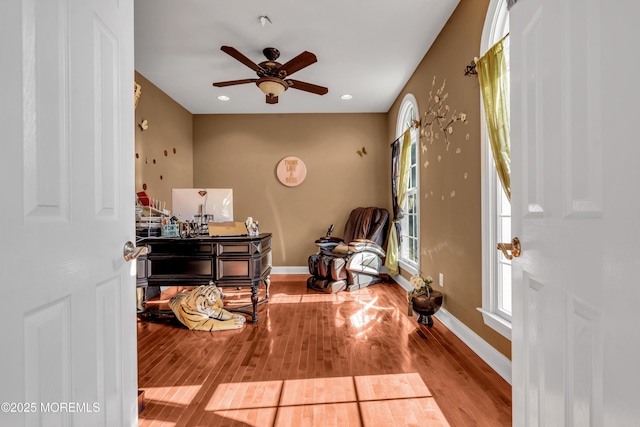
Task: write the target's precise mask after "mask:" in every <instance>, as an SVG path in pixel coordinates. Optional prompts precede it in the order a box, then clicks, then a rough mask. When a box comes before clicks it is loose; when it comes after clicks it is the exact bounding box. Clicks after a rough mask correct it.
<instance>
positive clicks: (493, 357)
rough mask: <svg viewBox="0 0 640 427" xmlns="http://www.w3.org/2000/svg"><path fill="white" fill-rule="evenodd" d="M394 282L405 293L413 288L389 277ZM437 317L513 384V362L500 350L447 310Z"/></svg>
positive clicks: (406, 281)
mask: <svg viewBox="0 0 640 427" xmlns="http://www.w3.org/2000/svg"><path fill="white" fill-rule="evenodd" d="M389 277H390V278H391V279H393V281H395V282H396V283H397V284H398V285H400V286H401V287H402V288H403V289H404V290H405V291H410V290H411V289H413V286H411V284H410V283H409V281H408V280H407V279H405V278H404V277H402V276H400V275H397V276H389ZM435 317H436V318H437V319H438V320H439V321H440V322H442V324H443V325H445V326H446V327H447V328H448V329H449V330H450V331H451V332H453V333H454V334H455V335H456V336H457V337H458V338H460V340H461V341H462V342H463V343H465V344H466V345H467V347H469V348H470V349H471V350H473V352H474V353H475V354H477V355H478V357H480V358H481V359H482V360H484V361H485V362H486V363H487V365H489V366H490V367H491V369H493V370H494V371H496V373H498V375H500V376H501V377H502V378H503V379H504V380H505V381H506V382H508V383H509V384H511V360H509V359H508V358H507V357H505V355H503V354H502V353H500V352H499V351H498V350H496V349H495V348H493V347H492V346H491V345H490V344H489V343H488V342H486V341H485V340H483V339H482V338H481V337H480V336H479V335H478V334H476V333H475V332H473V331H472V330H471V329H469V327H468V326H467V325H465V324H464V323H462V322H461V321H459V320H458V319H456V317H455V316H453V315H452V314H451V313H449V312H448V311H447V310H446V309H445V308H440V310H439V311H438V312H437V313H436V314H435Z"/></svg>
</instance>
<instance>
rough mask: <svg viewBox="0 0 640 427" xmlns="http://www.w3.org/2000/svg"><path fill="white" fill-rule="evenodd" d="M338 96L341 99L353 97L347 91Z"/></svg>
mask: <svg viewBox="0 0 640 427" xmlns="http://www.w3.org/2000/svg"><path fill="white" fill-rule="evenodd" d="M340 98H341V99H351V98H353V96H351V95H349V94H348V93H345V94H344V95H342V96H341V97H340Z"/></svg>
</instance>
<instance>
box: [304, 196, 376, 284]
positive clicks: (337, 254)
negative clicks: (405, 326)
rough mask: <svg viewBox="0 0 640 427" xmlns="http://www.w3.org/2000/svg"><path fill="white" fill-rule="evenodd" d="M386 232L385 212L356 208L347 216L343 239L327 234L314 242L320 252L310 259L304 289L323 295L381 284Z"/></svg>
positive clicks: (331, 228)
mask: <svg viewBox="0 0 640 427" xmlns="http://www.w3.org/2000/svg"><path fill="white" fill-rule="evenodd" d="M388 229H389V212H388V211H387V210H386V209H382V208H376V207H368V208H356V209H354V210H353V211H352V212H351V214H350V215H349V219H348V220H347V224H346V225H345V227H344V234H343V237H342V238H340V237H332V236H330V234H331V231H332V230H333V225H331V227H330V228H329V231H328V232H327V235H326V236H325V237H321V238H320V239H318V240H316V246H318V248H319V251H318V253H316V254H313V255H311V256H310V257H309V273H311V275H312V277H309V279H307V288H310V289H315V290H318V291H322V292H326V293H336V292H339V291H342V290H345V289H346V290H348V291H354V290H356V289H360V288H364V287H366V286H369V285H373V284H375V283H379V282H381V281H382V280H383V279H382V278H381V277H380V269H381V268H382V261H383V259H384V257H385V256H386V252H385V250H384V244H385V241H386V237H387V231H388Z"/></svg>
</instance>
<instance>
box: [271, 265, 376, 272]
mask: <svg viewBox="0 0 640 427" xmlns="http://www.w3.org/2000/svg"><path fill="white" fill-rule="evenodd" d="M386 273H387V267H385V266H382V268H380V274H386ZM271 274H309V267H308V266H306V265H304V266H279V267H275V266H274V267H271Z"/></svg>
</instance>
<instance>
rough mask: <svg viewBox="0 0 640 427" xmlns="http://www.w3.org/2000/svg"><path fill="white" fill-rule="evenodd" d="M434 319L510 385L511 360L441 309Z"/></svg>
mask: <svg viewBox="0 0 640 427" xmlns="http://www.w3.org/2000/svg"><path fill="white" fill-rule="evenodd" d="M435 317H436V318H437V319H438V320H439V321H440V322H442V324H443V325H445V326H446V327H447V328H448V329H449V330H450V331H451V332H453V333H454V334H455V335H456V336H457V337H458V338H460V340H461V341H462V342H463V343H465V344H466V345H467V346H468V347H469V348H470V349H471V350H473V352H474V353H475V354H477V355H478V356H479V357H480V358H481V359H482V360H484V361H485V362H486V363H487V365H489V366H490V367H491V369H493V370H494V371H496V372H497V373H498V375H500V376H501V377H502V378H504V380H505V381H506V382H508V383H509V384H511V360H509V358H507V357H506V356H505V355H504V354H502V353H500V352H499V351H498V350H496V349H495V348H493V347H492V346H491V345H489V343H487V342H486V341H485V340H483V339H482V338H480V336H479V335H478V334H476V333H475V332H473V331H472V330H471V329H469V327H468V326H467V325H465V324H464V323H462V322H461V321H459V320H458V319H456V318H455V317H454V316H453V315H452V314H451V313H449V312H448V311H447V310H446V309H445V308H443V307H441V308H440V310H438V312H437V313H436V314H435Z"/></svg>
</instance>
